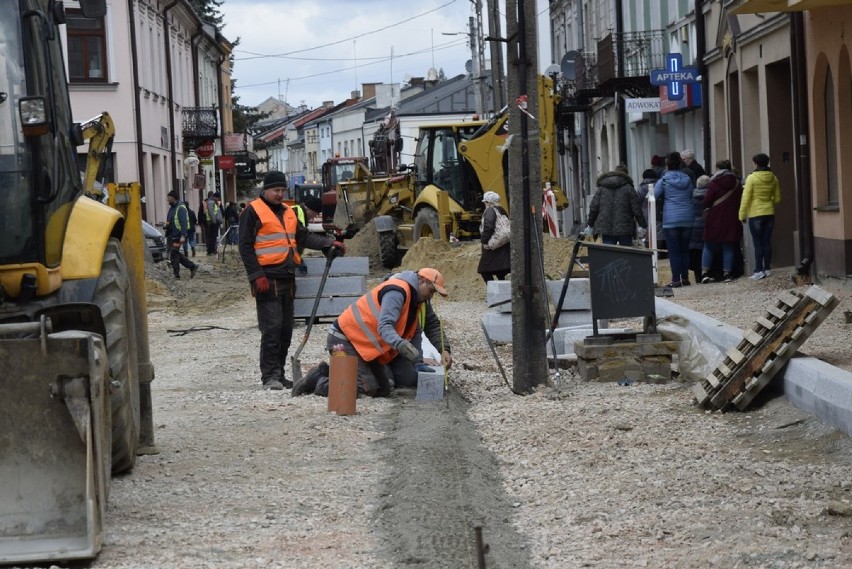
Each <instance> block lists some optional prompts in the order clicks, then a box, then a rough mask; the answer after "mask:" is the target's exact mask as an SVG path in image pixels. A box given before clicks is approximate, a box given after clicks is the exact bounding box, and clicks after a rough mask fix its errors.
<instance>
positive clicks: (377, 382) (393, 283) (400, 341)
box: [292, 268, 447, 397]
mask: <svg viewBox="0 0 852 569" xmlns="http://www.w3.org/2000/svg"><path fill="white" fill-rule="evenodd" d="M436 292H437V293H438V294H440V295H441V296H447V291H446V290H445V289H444V277H443V276H442V275H441V273H439V272H438V271H437V270H436V269H431V268H423V269H420V270H419V271H417V272H414V271H403V272H401V273H399V274H397V275H394V276H393V277H391V278H389V279H388V280H386V281H384V282H382V283H381V284H379V285H378V286H376V287H375V288H374V289H373V290H371V291H370V292H368V293H367V294H365V295H364V296H362V297H361V298H359V299H358V300H357V301H356V302H355V303H354V304H351V305H350V306H349V307H348V308H347V309H346V310H344V311H343V313H341V315H340V316H339V317H338V318H337V320H336V321H335V322H334V323H333V324H332V325H331V326H330V327H329V331H328V338H327V339H326V348H327V349H328V351H329V353H333V352H335V351H340V350H342V351H343V352H344V353H345V354H347V355H353V356H357V357H358V393H361V394H364V395H369V396H371V397H387V396H388V395H390V393H391V389H392V388H393V386H394V384H397V385H406V386H411V387H413V386H415V385H416V373H415V374H414V376H413V377H414V380H413V383H412V371H418V370H417V369H416V368H417V367H421V366H423V365H424V364H423V356H422V353H421V347H420V345H421V338H422V329H421V314H422V313H421V305H423V304H424V303H426V302H428V301H429V300H431V299H432V296H433V295H434V294H435V293H436ZM413 366H414V367H413ZM308 393H314V394H316V395H328V366H327V364H322V365H320V366H318V367H316V368H314V369H313V370H311V372H309V373H308V374H306V375H305V376H304V377H303V378H302V379H301V381H298V382H296V383H295V384H294V385H293V392H292V394H293V396H294V397H295V396H298V395H305V394H308Z"/></svg>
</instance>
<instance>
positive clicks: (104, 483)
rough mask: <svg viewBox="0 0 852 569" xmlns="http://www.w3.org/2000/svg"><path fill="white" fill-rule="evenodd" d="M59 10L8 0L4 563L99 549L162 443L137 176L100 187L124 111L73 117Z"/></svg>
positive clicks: (0, 164)
mask: <svg viewBox="0 0 852 569" xmlns="http://www.w3.org/2000/svg"><path fill="white" fill-rule="evenodd" d="M79 5H80V8H81V11H82V13H83V15H84V16H86V17H95V18H96V17H103V16H104V15H105V13H106V3H105V0H79ZM63 22H64V10H63V7H62V3H61V2H56V1H54V0H14V1H4V2H0V233H2V238H0V361H2V364H3V372H2V373H0V564H22V563H32V562H56V561H65V560H74V559H87V558H92V557H94V556H95V555H97V553H98V551H99V550H100V548H101V544H102V534H103V519H104V513H105V511H106V503H107V499H108V496H109V490H110V483H111V476H112V474H114V473H122V472H128V471H130V470H131V469H132V468H133V466H134V464H135V460H136V455H137V453H138V452H140V451H141V450H144V449H143V447H145V448H147V449H149V450H150V448H151V447H152V446H153V434H152V433H153V430H152V417H151V400H150V382H151V380H152V379H153V376H154V372H153V366H152V365H151V363H150V360H149V352H148V332H147V322H146V313H147V310H146V307H145V295H144V266H143V263H144V261H143V259H144V257H143V254H144V245H143V238H142V230H141V207H140V197H139V194H140V188H139V185H138V184H123V185H119V186H116V187H114V188H113V189H112V190H111V191H110V192H109V195H108V196H105V197H104V196H103V193H102V192H99V191H97V189H96V188H94V180H95V178H96V176H97V171H98V161H99V160H100V159H101V158H102V157H103V155H104V153H105V152H108V148H109V144H110V140H111V138H112V132H113V126H112V120H111V119H110V117H109V115H107V114H104V115H101V116H100V117H97V118H96V119H93V120H91V121H88V122H87V123H86V125H85V128H84V127H83V126H82V125H80V124H79V123H75V122H74V121H73V120H72V112H71V107H70V103H69V97H68V88H67V83H66V77H65V65H64V61H63V54H62V48H61V41H60V33H59V26H60V25H61V24H62V23H63ZM87 141H88V142H89V159H88V164H87V168H86V172H85V173H84V175H83V176H82V177H81V175H80V172H79V171H78V166H77V163H76V159H75V156H76V152H77V150H76V148H77V147H78V146H80V145H82V144H83V143H84V142H87ZM87 194H91V195H96V196H97V195H100V196H102V197H104V199H102V200H101V201H105V202H107V203H101V201H97V200H95V199H91V198H90V197H87Z"/></svg>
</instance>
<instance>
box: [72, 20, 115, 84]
mask: <svg viewBox="0 0 852 569" xmlns="http://www.w3.org/2000/svg"><path fill="white" fill-rule="evenodd" d="M66 24H67V33H68V74H69V76H70V77H69V79H70V80H71V81H81V82H94V83H105V82H106V81H107V73H106V63H107V50H106V30H105V28H104V20H103V18H84V17H83V14H82V12H80V10H72V9H68V10H66Z"/></svg>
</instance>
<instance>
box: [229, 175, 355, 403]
mask: <svg viewBox="0 0 852 569" xmlns="http://www.w3.org/2000/svg"><path fill="white" fill-rule="evenodd" d="M286 189H287V178H286V176H285V175H284V174H283V173H282V172H278V171H277V170H273V171H270V172H269V173H267V174H266V177H265V178H264V179H263V189H262V190H261V191H260V197H258V198H257V199H256V200H254V201H252V202H251V203H250V204H249V205H248V206H247V207H246V209H245V210H244V211H243V213H242V215H240V228H239V234H240V256H241V257H242V260H243V265H245V268H246V273H247V274H248V279H249V282H250V283H251V293H252V296H254V298H255V304H256V306H257V324H258V328H260V335H261V338H260V373H261V382H262V383H263V386H264V387H265V388H266V389H274V390H281V389H284V387H288V388H290V387H293V383H292V382H291V381H288V380H287V379H286V377H285V374H284V365H285V363H286V361H287V352H288V350H289V349H290V341H291V340H292V338H293V298H294V297H295V293H296V281H295V271H296V265H297V264H298V263H299V262H300V260H301V256H300V255H299V253H298V247H299V246H304V247H306V248H308V249H322V250H324V251H325V253H326V255H335V256H339V255H342V254H343V253H344V251H345V247H344V245H343V243H341V242H339V241H335V240H334V238H333V237H327V236H321V235H317V234H314V233H311V232H309V231H308V230H307V229H306V228H305V226H304V225H302V224H300V223H299V221H298V220H297V219H296V214H295V212H294V211H293V210H292V209H291V208H290V207H289V206H287V204H285V203H284V192H285V190H286Z"/></svg>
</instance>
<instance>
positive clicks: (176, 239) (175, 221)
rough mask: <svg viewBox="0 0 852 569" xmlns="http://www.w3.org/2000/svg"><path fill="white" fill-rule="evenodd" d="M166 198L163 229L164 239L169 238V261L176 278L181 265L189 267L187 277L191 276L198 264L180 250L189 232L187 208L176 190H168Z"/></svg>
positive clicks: (196, 269)
mask: <svg viewBox="0 0 852 569" xmlns="http://www.w3.org/2000/svg"><path fill="white" fill-rule="evenodd" d="M166 199H167V200H168V201H169V211H168V213H167V214H166V222H165V224H164V225H163V229H164V230H165V233H166V239H168V240H169V262H170V263H171V265H172V270H173V271H174V273H175V278H176V279H179V278H180V268H181V266H183V267H185V268H187V269H189V278H192V277H194V276H195V273H196V271H198V265H196V264H195V263H193V262H192V261H190V260H189V259H187V258H186V255H184V254H183V251H181V247H182V246H183V245H184V243H186V236H187V233H188V232H189V213H188V212H189V208H187V207H186V203H185V202H182V201H180V194H179V193H178V191H177V190H172V191H170V192H169V193H168V194H167V195H166Z"/></svg>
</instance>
